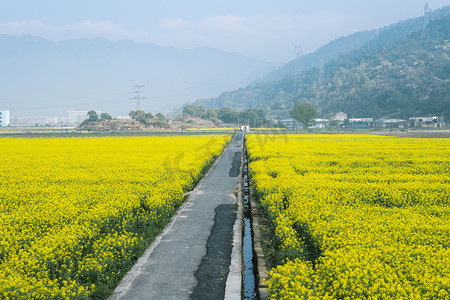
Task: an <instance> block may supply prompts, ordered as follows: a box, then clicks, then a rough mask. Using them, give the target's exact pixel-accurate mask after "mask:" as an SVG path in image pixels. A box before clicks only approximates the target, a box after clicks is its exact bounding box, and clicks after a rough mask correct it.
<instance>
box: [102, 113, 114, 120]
mask: <svg viewBox="0 0 450 300" xmlns="http://www.w3.org/2000/svg"><path fill="white" fill-rule="evenodd" d="M100 120H102V121H104V120H112V117H111V115H110V114H108V113H102V114H101V115H100Z"/></svg>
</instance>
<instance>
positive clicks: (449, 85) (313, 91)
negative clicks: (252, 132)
mask: <svg viewBox="0 0 450 300" xmlns="http://www.w3.org/2000/svg"><path fill="white" fill-rule="evenodd" d="M429 18H430V22H429V24H428V25H427V26H426V27H425V28H424V27H423V22H424V20H423V18H416V19H411V20H408V21H405V22H401V23H398V24H394V25H391V26H389V27H386V28H383V29H381V30H380V31H379V34H378V37H376V35H375V36H374V37H373V38H372V37H371V36H370V35H367V34H366V35H364V34H362V35H361V36H360V38H361V39H362V40H365V41H366V43H365V45H363V46H362V47H359V48H358V49H355V50H353V51H350V52H348V51H347V53H346V54H343V55H340V56H339V57H337V58H335V59H333V60H329V59H328V60H326V59H325V61H329V63H327V64H325V65H324V75H325V76H324V77H323V78H321V79H320V80H319V77H320V76H319V74H320V70H319V68H318V67H316V68H312V69H311V68H310V69H308V68H305V69H303V70H304V71H303V72H302V73H301V74H300V86H299V89H298V91H296V92H295V94H294V92H293V87H294V76H293V75H292V74H293V68H290V70H291V73H290V75H286V76H285V77H283V78H281V79H279V80H276V81H272V82H256V83H253V84H251V85H249V86H247V87H245V88H241V89H239V90H235V91H231V92H226V93H223V94H222V95H220V96H219V97H217V98H213V99H209V100H203V101H198V102H197V103H199V104H200V103H201V104H204V105H205V106H206V107H208V108H214V107H222V106H228V107H230V108H235V109H239V110H245V109H248V108H255V109H261V110H263V111H264V112H265V113H266V114H268V115H271V116H280V117H287V116H288V115H289V112H290V111H291V110H292V109H293V108H294V106H295V104H297V103H300V102H308V103H311V104H313V105H314V106H315V107H316V108H317V110H318V111H319V112H320V113H321V114H323V115H326V114H328V113H333V112H337V111H344V112H346V113H347V114H348V115H349V116H354V117H372V118H389V117H393V118H407V117H413V116H421V115H422V116H426V115H431V114H434V115H438V116H441V115H443V116H444V117H445V118H446V119H450V96H449V95H450V93H449V90H450V79H449V78H450V55H449V50H450V42H449V41H450V36H449V34H450V31H449V30H448V28H450V7H445V8H443V9H441V10H437V11H435V12H433V13H432V14H431V15H430V17H429ZM353 38H354V39H356V40H357V39H358V36H357V35H355V36H353ZM371 38H372V39H371ZM344 40H345V39H344ZM356 40H354V42H355V43H356ZM367 40H369V41H368V42H367ZM348 41H350V40H348ZM341 42H342V41H341ZM358 44H361V43H359V42H358ZM340 47H342V49H344V48H345V47H344V46H343V45H342V46H340ZM348 47H350V46H348ZM350 48H351V47H350ZM318 51H322V50H318ZM330 51H331V50H330ZM324 53H325V52H324ZM343 53H345V51H344V52H343ZM292 64H293V63H292V62H291V63H289V65H292ZM287 69H289V68H287ZM287 69H286V70H287ZM285 74H289V73H288V72H286V73H285ZM275 77H277V78H280V76H279V75H277V76H275ZM219 118H220V117H219Z"/></svg>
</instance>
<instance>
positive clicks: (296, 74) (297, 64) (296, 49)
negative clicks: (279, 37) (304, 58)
mask: <svg viewBox="0 0 450 300" xmlns="http://www.w3.org/2000/svg"><path fill="white" fill-rule="evenodd" d="M294 54H295V70H294V82H293V95H294V97H295V96H297V94H298V89H299V88H300V73H301V62H300V56H301V55H302V46H295V47H294Z"/></svg>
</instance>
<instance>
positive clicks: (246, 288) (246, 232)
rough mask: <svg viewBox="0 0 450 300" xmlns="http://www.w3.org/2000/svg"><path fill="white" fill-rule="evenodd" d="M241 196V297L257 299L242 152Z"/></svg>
mask: <svg viewBox="0 0 450 300" xmlns="http://www.w3.org/2000/svg"><path fill="white" fill-rule="evenodd" d="M244 154H245V155H244V173H243V196H244V229H243V242H242V252H243V278H242V282H243V299H257V298H258V296H257V289H256V277H255V265H254V263H253V237H252V215H251V207H250V190H249V180H248V166H247V163H248V162H247V155H246V152H244Z"/></svg>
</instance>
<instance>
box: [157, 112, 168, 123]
mask: <svg viewBox="0 0 450 300" xmlns="http://www.w3.org/2000/svg"><path fill="white" fill-rule="evenodd" d="M155 117H156V119H157V120H158V121H165V120H166V117H165V116H164V114H163V113H157V114H156V115H155Z"/></svg>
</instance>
